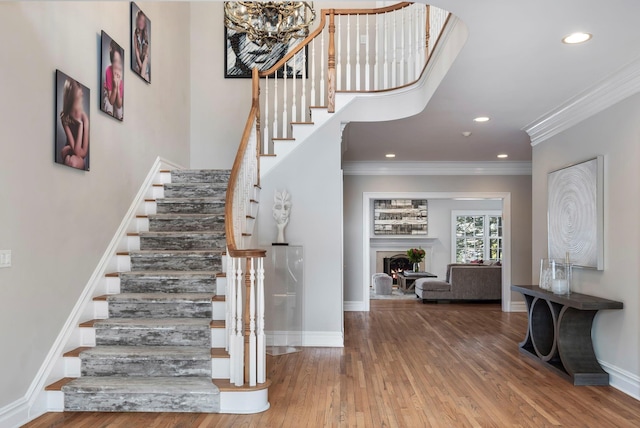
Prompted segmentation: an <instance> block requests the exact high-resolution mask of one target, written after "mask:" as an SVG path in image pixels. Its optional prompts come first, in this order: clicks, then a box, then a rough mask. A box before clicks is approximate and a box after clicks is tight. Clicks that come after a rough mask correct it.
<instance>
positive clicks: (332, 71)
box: [327, 9, 336, 113]
mask: <svg viewBox="0 0 640 428" xmlns="http://www.w3.org/2000/svg"><path fill="white" fill-rule="evenodd" d="M335 12H336V10H335V9H330V10H329V58H328V61H327V65H328V67H329V70H328V73H327V92H328V93H327V98H328V104H329V105H328V109H329V113H335V111H336V42H335V34H336V24H335Z"/></svg>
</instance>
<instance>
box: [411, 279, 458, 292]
mask: <svg viewBox="0 0 640 428" xmlns="http://www.w3.org/2000/svg"><path fill="white" fill-rule="evenodd" d="M416 290H421V291H449V290H451V284H449V283H448V282H446V281H443V280H441V279H435V278H421V279H418V280H417V281H416Z"/></svg>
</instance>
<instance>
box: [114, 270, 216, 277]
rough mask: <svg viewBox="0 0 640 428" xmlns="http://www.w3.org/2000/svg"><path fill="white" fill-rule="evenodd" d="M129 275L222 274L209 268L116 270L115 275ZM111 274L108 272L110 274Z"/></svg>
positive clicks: (198, 275) (199, 275) (207, 275)
mask: <svg viewBox="0 0 640 428" xmlns="http://www.w3.org/2000/svg"><path fill="white" fill-rule="evenodd" d="M121 274H122V275H127V276H144V277H155V276H162V277H165V276H168V277H184V276H190V277H199V278H203V277H209V276H217V275H219V274H220V272H218V271H213V270H211V271H208V270H196V271H180V270H138V271H129V272H115V276H119V275H121ZM109 275H111V274H107V276H109Z"/></svg>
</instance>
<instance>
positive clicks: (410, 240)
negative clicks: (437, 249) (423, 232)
mask: <svg viewBox="0 0 640 428" xmlns="http://www.w3.org/2000/svg"><path fill="white" fill-rule="evenodd" d="M437 240H438V238H436V237H433V236H384V237H383V236H376V237H374V238H370V239H369V244H370V245H371V247H372V248H377V247H388V246H390V245H392V246H407V245H409V246H412V245H416V244H419V243H421V242H424V243H425V244H432V243H433V242H434V241H437Z"/></svg>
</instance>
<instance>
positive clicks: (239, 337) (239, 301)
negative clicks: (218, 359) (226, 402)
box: [234, 259, 244, 386]
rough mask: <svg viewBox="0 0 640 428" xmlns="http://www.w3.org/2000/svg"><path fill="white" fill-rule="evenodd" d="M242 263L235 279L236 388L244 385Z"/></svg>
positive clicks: (240, 260) (239, 263) (239, 262)
mask: <svg viewBox="0 0 640 428" xmlns="http://www.w3.org/2000/svg"><path fill="white" fill-rule="evenodd" d="M242 261H243V259H239V260H238V271H237V273H238V275H237V278H236V284H235V287H236V344H235V346H236V349H235V352H236V362H235V369H236V371H235V375H234V384H235V385H236V386H242V385H244V335H243V331H244V326H243V325H242V323H243V316H242V307H243V303H244V300H243V298H242V288H243V275H242Z"/></svg>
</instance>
